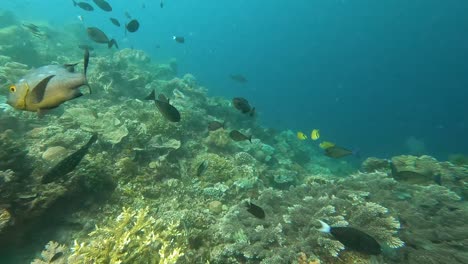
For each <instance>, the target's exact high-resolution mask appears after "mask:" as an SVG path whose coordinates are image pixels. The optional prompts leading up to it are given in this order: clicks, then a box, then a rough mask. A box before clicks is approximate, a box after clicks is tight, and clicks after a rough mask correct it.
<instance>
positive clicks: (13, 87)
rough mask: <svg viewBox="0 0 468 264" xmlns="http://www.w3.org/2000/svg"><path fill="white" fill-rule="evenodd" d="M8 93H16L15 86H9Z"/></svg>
mask: <svg viewBox="0 0 468 264" xmlns="http://www.w3.org/2000/svg"><path fill="white" fill-rule="evenodd" d="M10 92H11V93H14V92H16V86H15V85H10Z"/></svg>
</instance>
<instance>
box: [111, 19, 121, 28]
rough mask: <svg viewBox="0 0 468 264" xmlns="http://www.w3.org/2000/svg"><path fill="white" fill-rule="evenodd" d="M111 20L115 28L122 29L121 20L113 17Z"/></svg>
mask: <svg viewBox="0 0 468 264" xmlns="http://www.w3.org/2000/svg"><path fill="white" fill-rule="evenodd" d="M109 19H110V21H111V22H112V24H114V25H115V26H118V27H120V22H119V20H117V19H116V18H113V17H111V18H109Z"/></svg>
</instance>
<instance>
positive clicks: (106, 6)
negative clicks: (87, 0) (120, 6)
mask: <svg viewBox="0 0 468 264" xmlns="http://www.w3.org/2000/svg"><path fill="white" fill-rule="evenodd" d="M93 2H94V3H95V4H96V5H97V6H99V8H101V9H102V10H104V11H106V12H110V11H112V6H111V5H110V4H109V3H108V2H106V1H105V0H93Z"/></svg>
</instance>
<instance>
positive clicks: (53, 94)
mask: <svg viewBox="0 0 468 264" xmlns="http://www.w3.org/2000/svg"><path fill="white" fill-rule="evenodd" d="M88 63H89V51H88V50H85V55H84V73H76V72H74V66H76V63H75V64H66V65H47V66H42V67H40V68H37V69H34V70H32V71H31V72H29V73H28V74H27V75H25V76H24V77H23V78H21V79H20V80H19V81H18V82H17V83H16V84H14V85H11V86H10V88H9V90H10V93H9V96H8V100H7V103H8V104H9V105H11V106H12V107H14V108H16V109H19V110H25V111H31V112H38V113H41V112H42V111H43V110H48V109H53V108H56V107H58V106H60V105H61V104H62V103H64V102H66V101H68V100H72V99H74V98H77V97H80V96H82V95H83V94H82V93H81V92H80V89H79V88H80V87H81V86H83V85H88V81H87V79H86V70H87V68H88ZM88 87H89V86H88ZM89 91H90V93H91V89H90V90H89Z"/></svg>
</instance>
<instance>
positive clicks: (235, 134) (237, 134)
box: [229, 130, 252, 143]
mask: <svg viewBox="0 0 468 264" xmlns="http://www.w3.org/2000/svg"><path fill="white" fill-rule="evenodd" d="M229 137H230V138H231V139H232V140H234V141H244V140H248V141H249V142H250V143H252V136H246V135H244V134H242V133H241V132H239V131H237V130H233V131H231V132H230V133H229Z"/></svg>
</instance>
